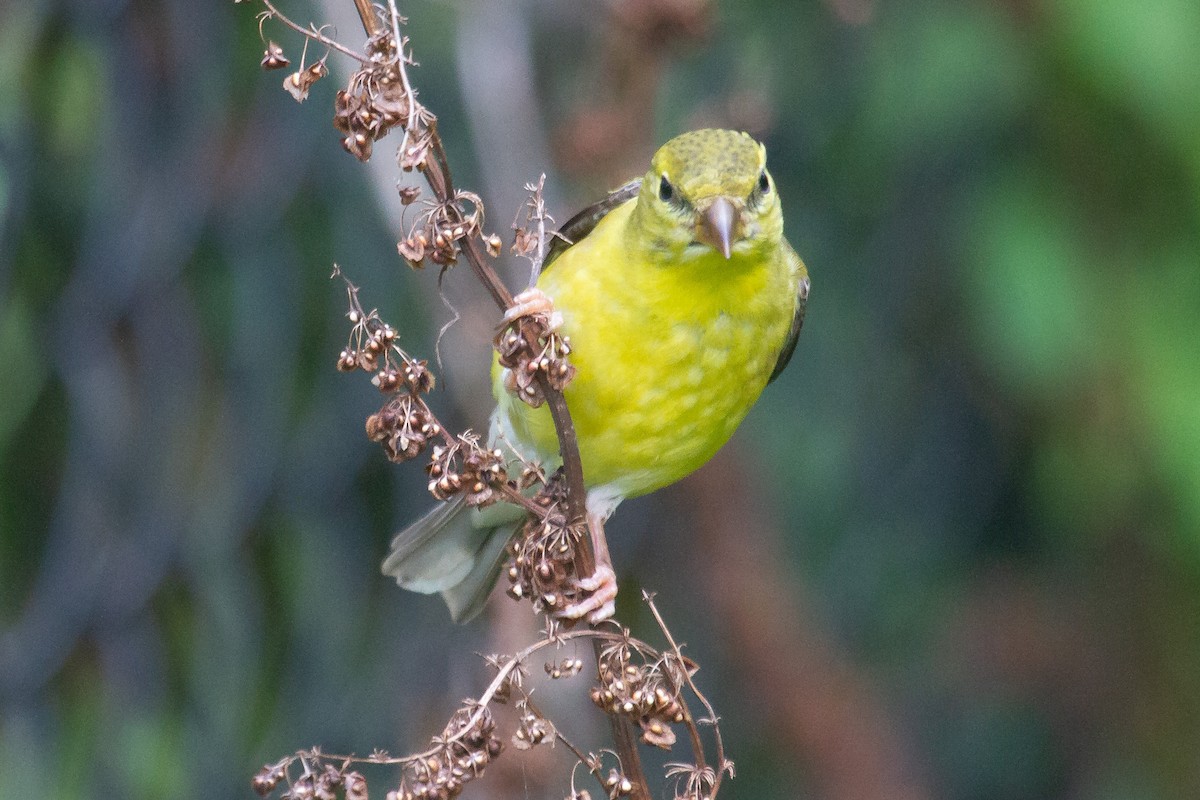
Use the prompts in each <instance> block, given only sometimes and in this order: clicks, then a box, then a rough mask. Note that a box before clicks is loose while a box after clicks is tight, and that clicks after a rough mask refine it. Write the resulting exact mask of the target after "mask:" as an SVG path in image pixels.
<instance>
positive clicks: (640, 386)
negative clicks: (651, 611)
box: [494, 201, 802, 497]
mask: <svg viewBox="0 0 1200 800" xmlns="http://www.w3.org/2000/svg"><path fill="white" fill-rule="evenodd" d="M633 206H634V203H633V201H631V202H629V203H627V204H625V205H624V206H622V207H620V208H617V209H615V210H614V211H612V212H611V213H609V214H608V215H607V216H606V217H605V218H604V219H603V220H602V221H601V222H600V224H599V225H598V226H597V227H596V229H595V230H594V231H593V232H592V233H591V234H590V235H589V236H587V237H586V238H584V239H583V240H581V241H580V242H578V243H576V244H575V245H573V246H571V247H570V248H568V249H567V250H566V251H565V252H564V253H563V254H562V255H561V256H560V257H559V258H558V259H557V260H555V261H554V262H553V264H552V265H551V266H550V268H549V269H548V270H547V271H546V272H545V273H544V274H543V275H542V276H541V279H540V280H539V281H538V287H539V288H541V289H542V290H543V291H544V292H545V293H546V294H547V295H548V296H549V297H550V298H551V300H552V301H553V302H554V306H555V308H556V309H557V310H558V311H559V312H560V313H561V314H562V318H563V328H562V332H563V333H564V334H566V335H567V336H568V337H569V338H570V342H571V347H572V354H571V356H570V358H571V360H572V362H573V363H574V364H575V366H576V367H577V368H578V372H577V374H576V377H575V380H574V381H572V383H571V384H570V385H569V386H568V387H567V389H566V392H565V396H566V399H567V405H568V407H569V408H570V410H571V417H572V419H573V421H574V424H575V428H576V431H577V433H578V436H579V448H580V454H581V456H582V459H583V471H584V477H585V479H586V481H587V483H588V485H589V486H591V487H597V486H611V487H613V489H614V490H616V491H617V492H619V493H620V494H621V495H622V496H626V497H629V496H635V495H639V494H644V493H646V492H649V491H653V490H654V489H657V488H659V487H661V486H665V485H666V484H669V483H672V482H674V481H676V480H678V479H679V478H682V477H683V476H684V475H687V474H688V473H690V472H692V471H694V470H695V469H697V468H698V467H700V466H701V465H702V464H703V463H704V462H706V461H707V460H708V459H709V458H711V457H712V455H713V454H714V453H715V452H716V451H717V450H718V449H719V448H720V447H721V446H722V445H723V444H724V443H725V442H726V441H728V439H729V437H730V436H731V435H732V434H733V432H734V430H735V429H736V428H737V426H738V424H739V423H740V422H741V421H742V419H743V417H745V415H746V413H747V411H749V409H750V406H751V405H753V403H754V401H755V400H756V399H757V398H758V395H759V394H760V393H761V392H762V390H763V387H764V386H765V385H766V383H767V379H768V377H769V376H770V374H771V371H772V368H773V367H774V365H775V361H776V358H777V356H778V354H779V351H780V348H781V347H782V345H783V342H784V338H785V337H786V335H787V331H788V328H789V326H790V325H791V320H792V314H793V311H794V308H795V298H796V288H797V283H798V281H799V278H800V276H799V274H798V269H797V266H796V264H793V262H792V260H791V259H789V257H788V247H787V245H786V243H783V242H782V241H776V242H757V243H746V247H743V248H735V251H734V254H733V256H732V258H730V259H728V260H726V259H725V258H724V257H722V256H721V255H720V254H719V253H717V252H715V251H712V250H711V249H701V250H700V251H699V254H697V255H696V256H695V257H692V258H688V259H684V260H682V261H671V262H670V263H664V262H663V261H662V260H661V259H659V258H656V257H655V256H654V254H653V252H652V251H651V250H650V249H649V248H638V247H636V246H631V237H630V236H629V235H628V231H627V226H626V223H627V222H628V219H629V216H630V213H631V211H632V208H633ZM800 269H802V267H800ZM495 377H496V380H495V381H494V384H495V391H496V396H497V400H498V401H499V403H500V409H499V413H500V414H501V415H502V416H505V415H506V416H507V420H508V423H509V425H508V427H509V428H510V429H511V431H512V434H513V435H515V436H516V438H517V439H518V441H517V442H515V443H514V444H516V445H517V446H518V447H521V446H524V447H527V448H532V449H533V450H534V451H535V452H536V454H537V455H538V456H539V457H540V458H542V459H543V460H546V461H550V462H555V461H556V460H557V452H558V444H557V439H556V438H555V434H554V425H553V422H552V421H551V419H550V414H549V412H548V410H547V409H546V408H545V407H542V408H537V409H533V408H530V407H529V406H527V405H525V404H524V403H521V402H520V401H519V400H517V399H515V398H513V397H512V396H511V395H509V394H508V393H507V392H505V391H504V389H503V386H502V382H501V381H500V380H499V371H498V370H497V371H496V375H495Z"/></svg>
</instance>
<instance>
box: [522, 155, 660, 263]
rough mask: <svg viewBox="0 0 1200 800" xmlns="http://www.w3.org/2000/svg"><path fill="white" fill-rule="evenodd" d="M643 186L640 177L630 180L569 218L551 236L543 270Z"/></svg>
mask: <svg viewBox="0 0 1200 800" xmlns="http://www.w3.org/2000/svg"><path fill="white" fill-rule="evenodd" d="M641 187H642V181H641V179H640V178H639V179H637V180H633V181H630V182H629V183H627V184H625V185H624V186H622V187H621V188H620V189H614V190H613V191H612V192H610V193H609V195H608V197H605V198H604V199H603V200H601V201H600V202H598V203H593V204H592V205H590V206H588V207H587V208H585V209H583V210H582V211H580V212H579V213H578V214H576V215H575V216H573V217H571V218H570V219H569V220H567V222H566V224H565V225H563V226H562V227H561V228H559V229H558V233H557V234H556V235H555V236H552V237H550V246H549V247H548V248H547V249H546V258H545V260H543V261H542V270H543V271H544V270H545V269H546V268H547V267H549V266H550V264H551V263H553V262H554V259H556V258H558V257H559V256H560V255H562V254H563V252H564V251H566V249H567V248H568V247H570V246H571V245H573V244H575V243H576V242H578V241H579V240H580V239H582V238H583V237H585V236H587V235H588V234H589V233H591V232H592V231H593V230H595V229H596V226H597V225H598V224H600V220H602V219H604V217H605V216H606V215H607V214H608V212H610V211H612V210H613V209H614V208H616V207H618V206H621V205H624V204H625V203H627V202H629V201H630V200H632V199H633V198H635V197H637V193H638V190H639V189H641Z"/></svg>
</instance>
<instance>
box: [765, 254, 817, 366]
mask: <svg viewBox="0 0 1200 800" xmlns="http://www.w3.org/2000/svg"><path fill="white" fill-rule="evenodd" d="M783 244H784V247H785V248H786V251H785V257H786V258H787V259H788V260H789V261H791V262H792V266H793V268H794V269H796V271H797V272H799V273H800V280H799V281H798V282H797V284H796V310H795V311H794V312H793V314H792V327H791V328H790V329H789V330H788V335H787V339H785V340H784V342H783V349H782V350H780V351H779V358H778V359H777V360H776V361H775V369H773V370H771V377H770V378H768V379H767V383H770V382H771V381H773V380H775V379H776V378H778V377H779V373H781V372H783V369H784V367H786V366H787V365H788V362H789V361H791V360H792V353H793V352H795V350H796V340H797V339H799V338H800V328H801V327H803V325H804V309H805V307H806V306H807V305H808V289H809V285H810V282H809V280H808V270H807V269H805V267H804V262H803V261H801V260H800V256H798V255H796V251H795V250H793V249H792V246H791V245H790V244H788V243H787V241H786V240H785V241H784V243H783Z"/></svg>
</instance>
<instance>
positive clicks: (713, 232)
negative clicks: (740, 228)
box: [696, 197, 738, 258]
mask: <svg viewBox="0 0 1200 800" xmlns="http://www.w3.org/2000/svg"><path fill="white" fill-rule="evenodd" d="M737 221H738V212H737V209H736V208H734V206H733V203H732V202H730V200H729V199H728V198H726V197H715V198H713V201H712V202H711V203H709V204H708V208H706V209H704V211H703V212H701V214H700V230H699V231H698V235H697V237H696V238H697V239H699V240H700V241H702V242H704V243H705V244H709V245H712V246H713V248H714V249H716V250H717V251H719V252H720V253H721V255H723V256H725V257H726V258H729V254H730V252H731V249H730V248H732V246H733V234H734V228H735V227H736V226H737Z"/></svg>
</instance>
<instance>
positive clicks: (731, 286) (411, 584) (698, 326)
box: [383, 130, 809, 621]
mask: <svg viewBox="0 0 1200 800" xmlns="http://www.w3.org/2000/svg"><path fill="white" fill-rule="evenodd" d="M560 233H561V235H562V238H561V239H555V242H554V244H553V245H552V246H551V248H550V250H549V252H548V254H547V257H546V261H545V265H544V268H543V272H542V274H541V276H540V277H539V279H538V282H537V286H536V288H535V289H532V290H530V291H528V292H525V293H523V294H522V295H518V297H517V301H518V303H519V304H523V305H522V308H529V307H545V304H546V303H549V304H552V306H553V309H554V310H555V311H556V312H558V313H559V314H561V319H562V322H561V327H560V332H561V333H563V334H564V335H566V336H567V337H568V338H569V339H570V342H571V356H570V358H571V362H572V363H573V364H574V365H575V367H576V368H577V370H578V372H577V374H576V377H575V379H574V380H573V381H572V382H571V383H570V384H569V385H568V386H567V388H566V391H565V392H564V395H565V397H566V400H567V406H568V408H569V409H570V411H571V418H572V420H573V422H574V425H575V429H576V432H577V434H578V437H579V450H580V455H581V458H582V460H583V472H584V479H585V482H586V484H587V487H588V497H587V508H588V514H589V518H590V521H591V522H592V523H593V529H594V530H602V529H601V527H600V526H601V524H602V523H603V522H604V521H605V520H606V519H607V518H608V517H609V515H611V514H612V512H613V511H614V510H615V509H616V507H617V505H618V504H619V503H620V502H621V501H622V500H624V499H625V498H627V497H636V496H638V495H642V494H646V493H647V492H651V491H654V490H655V489H658V488H661V487H663V486H666V485H667V484H670V483H673V482H675V481H677V480H679V479H680V478H682V477H684V476H685V475H687V474H689V473H691V472H693V471H695V470H696V469H698V468H699V467H700V466H702V465H703V464H704V463H705V462H707V461H708V460H709V459H710V458H711V457H712V456H713V454H714V453H716V452H717V450H718V449H719V448H720V447H721V446H722V445H723V444H725V442H726V441H728V440H729V437H730V436H732V435H733V432H734V430H735V429H736V428H737V426H738V424H739V423H740V422H741V421H742V419H743V418H744V417H745V416H746V413H747V412H748V411H749V410H750V407H751V406H752V405H753V404H754V402H755V400H757V399H758V396H759V394H760V393H761V392H762V390H763V388H764V387H765V386H766V385H767V383H768V382H770V381H771V380H773V379H774V378H775V376H776V375H778V374H779V373H780V371H782V370H783V368H784V367H785V366H786V365H787V362H788V360H789V359H790V358H791V355H792V351H793V350H794V349H795V346H796V338H797V336H798V335H799V333H800V327H801V324H802V323H803V321H804V310H805V304H806V302H807V299H808V289H809V279H808V272H807V270H806V269H805V267H804V263H803V262H802V261H801V260H800V257H799V256H797V255H796V252H795V251H794V250H793V249H792V247H791V245H790V244H788V242H787V240H786V239H785V238H784V235H783V213H782V208H781V206H780V201H779V196H778V194H777V192H776V189H775V183H774V181H773V180H772V178H771V175H770V173H769V172H768V171H767V168H766V151H765V149H764V148H763V146H762V145H761V144H759V143H758V142H756V141H755V140H754V139H753V138H752V137H750V136H749V135H748V134H745V133H738V132H734V131H725V130H698V131H692V132H689V133H685V134H683V135H681V136H677V137H676V138H674V139H672V140H670V141H669V142H667V143H666V144H665V145H663V146H662V148H660V149H659V151H658V152H657V153H655V155H654V158H653V159H652V161H651V165H650V171H649V172H647V173H646V174H645V176H643V177H642V178H641V179H639V180H635V181H632V182H630V183H628V184H626V185H625V186H623V187H621V188H620V189H617V190H616V191H615V192H613V193H612V194H610V195H609V196H608V197H607V198H606V199H604V200H603V201H601V202H600V203H597V204H596V205H594V206H592V207H590V208H588V209H585V210H584V211H583V212H581V213H580V214H578V215H576V216H575V217H574V218H573V219H572V220H571V221H570V222H568V223H567V224H566V225H564V226H563V228H562V230H561V231H560ZM511 316H512V313H511V312H510V315H509V317H510V318H511ZM504 377H505V376H504V375H503V370H502V369H500V368H499V367H498V366H495V367H494V369H493V389H494V392H495V395H496V399H497V402H498V407H497V409H496V411H495V413H494V414H493V417H492V437H493V439H495V438H496V437H497V436H503V437H504V438H505V439H506V440H507V441H508V442H509V443H511V444H512V445H513V446H514V447H515V448H516V449H517V450H518V451H520V452H521V453H522V454H523V455H525V456H526V457H534V458H537V459H539V460H541V462H542V463H543V464H545V465H547V466H549V467H555V466H557V464H558V463H559V461H560V458H559V455H558V441H557V439H556V437H555V433H554V425H553V422H552V421H551V418H550V414H549V411H548V409H547V408H546V407H545V406H542V407H540V408H532V407H530V406H528V405H526V404H525V403H523V402H521V401H520V400H519V399H517V398H516V397H514V396H513V395H511V394H510V393H509V392H508V391H506V390H505V388H504ZM523 515H524V512H523V511H522V510H521V509H519V508H517V507H515V506H511V505H500V506H492V507H490V508H486V509H482V510H471V509H468V508H467V506H466V505H465V504H464V503H463V502H462V500H461V498H459V499H456V500H452V501H450V502H447V503H443V504H441V505H439V506H438V507H437V508H435V509H434V510H433V511H432V512H431V513H429V514H428V515H426V516H425V517H422V518H421V519H420V520H418V521H417V522H415V523H413V524H412V525H410V526H409V527H408V528H406V529H404V530H403V531H401V532H400V533H398V534H397V535H396V537H395V539H394V540H393V541H392V547H391V553H390V554H389V556H388V557H387V559H386V560H385V561H384V563H383V571H384V573H385V574H387V575H391V576H393V577H395V578H396V581H397V582H398V583H399V584H400V585H401V586H403V587H405V588H408V589H412V590H414V591H419V592H426V593H432V592H441V593H442V595H443V598H444V599H445V600H446V602H447V604H448V605H449V607H450V611H451V615H452V616H453V617H454V619H455V620H457V621H465V620H467V619H470V618H471V617H473V616H474V615H475V614H477V613H478V612H479V611H480V610H481V609H482V607H483V604H484V603H485V602H486V600H487V597H488V595H489V594H490V592H491V589H492V587H493V586H494V585H495V582H496V579H497V577H498V575H499V571H500V568H501V566H502V564H503V561H504V550H505V545H506V544H507V543H508V540H509V539H510V538H511V537H512V536H513V534H514V533H515V531H516V530H517V528H518V527H519V525H520V522H521V520H522V519H523ZM596 551H597V554H596V555H597V559H596V560H597V568H596V573H595V575H594V576H593V577H592V578H590V579H585V580H586V581H587V583H586V584H585V588H586V589H587V590H588V591H589V592H590V593H591V594H590V596H589V597H588V599H587V600H586V601H583V602H580V603H578V604H575V605H573V606H569V607H567V608H565V609H562V610H560V611H559V612H558V613H559V615H560V616H563V617H567V618H572V619H578V618H582V617H585V616H586V617H588V619H590V620H592V621H597V620H599V619H603V618H605V617H607V616H611V614H612V609H613V600H614V598H615V596H616V579H615V576H614V574H613V570H612V566H611V563H610V562H609V559H608V552H607V547H606V546H605V544H604V541H603V535H602V534H601V536H600V540H599V541H597V542H596Z"/></svg>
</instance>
